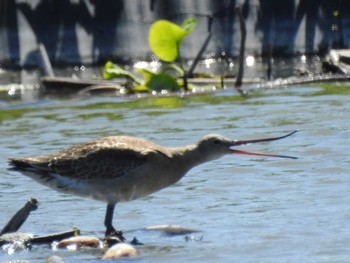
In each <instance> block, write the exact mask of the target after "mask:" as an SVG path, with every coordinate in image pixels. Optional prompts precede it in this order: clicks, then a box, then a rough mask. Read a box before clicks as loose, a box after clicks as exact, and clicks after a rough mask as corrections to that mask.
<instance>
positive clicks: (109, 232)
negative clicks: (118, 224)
mask: <svg viewBox="0 0 350 263" xmlns="http://www.w3.org/2000/svg"><path fill="white" fill-rule="evenodd" d="M115 205H116V204H114V203H112V204H107V210H106V216H105V222H104V224H105V227H106V233H105V236H106V237H107V236H116V237H118V238H119V239H120V240H121V241H125V238H124V237H123V232H122V231H116V230H115V229H114V227H113V224H112V221H113V212H114V207H115Z"/></svg>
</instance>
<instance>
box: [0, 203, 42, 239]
mask: <svg viewBox="0 0 350 263" xmlns="http://www.w3.org/2000/svg"><path fill="white" fill-rule="evenodd" d="M37 208H38V201H37V200H36V199H34V198H31V199H30V200H29V201H28V202H27V203H26V204H25V205H24V207H22V208H21V209H20V210H18V212H17V213H16V214H15V215H14V216H13V217H12V218H11V219H10V221H9V222H8V223H7V224H6V226H5V227H4V228H3V229H2V230H1V232H0V236H1V235H3V234H6V233H12V232H16V231H17V230H18V229H19V228H20V227H21V226H22V225H23V223H24V222H25V221H26V219H27V218H28V216H29V214H30V212H31V211H34V210H36V209H37Z"/></svg>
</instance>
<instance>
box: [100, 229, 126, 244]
mask: <svg viewBox="0 0 350 263" xmlns="http://www.w3.org/2000/svg"><path fill="white" fill-rule="evenodd" d="M105 239H106V240H111V241H112V240H113V241H112V242H114V243H122V242H125V241H126V239H125V237H124V236H123V232H122V231H117V230H115V229H114V228H109V229H108V228H107V230H106V233H105Z"/></svg>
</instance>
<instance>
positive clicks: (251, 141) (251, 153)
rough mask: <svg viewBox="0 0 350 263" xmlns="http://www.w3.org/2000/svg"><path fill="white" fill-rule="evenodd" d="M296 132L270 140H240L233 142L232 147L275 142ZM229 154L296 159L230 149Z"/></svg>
mask: <svg viewBox="0 0 350 263" xmlns="http://www.w3.org/2000/svg"><path fill="white" fill-rule="evenodd" d="M297 131H298V130H295V131H293V132H291V133H288V134H286V135H283V136H279V137H270V138H263V139H255V140H242V141H238V140H237V141H234V142H233V143H232V146H239V145H244V144H250V143H258V142H269V141H276V140H280V139H283V138H286V137H289V136H291V135H292V134H294V133H296V132H297ZM231 153H235V154H248V155H258V156H267V157H279V158H289V159H297V157H293V156H287V155H280V154H270V153H261V152H250V151H242V150H236V149H231Z"/></svg>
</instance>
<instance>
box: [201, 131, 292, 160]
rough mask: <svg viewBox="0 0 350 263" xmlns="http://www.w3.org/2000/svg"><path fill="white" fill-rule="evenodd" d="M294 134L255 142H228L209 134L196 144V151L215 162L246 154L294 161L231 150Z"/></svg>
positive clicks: (281, 156) (276, 155)
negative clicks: (234, 155)
mask: <svg viewBox="0 0 350 263" xmlns="http://www.w3.org/2000/svg"><path fill="white" fill-rule="evenodd" d="M296 132H297V130H296V131H293V132H291V133H288V134H287V135H284V136H280V137H271V138H263V139H255V140H230V139H228V138H226V137H224V136H222V135H218V134H209V135H206V136H204V137H203V138H202V139H201V140H200V141H199V142H198V149H199V151H200V152H201V153H203V154H204V155H206V156H207V158H208V160H215V159H218V158H220V157H222V156H224V155H226V154H248V155H258V156H266V157H279V158H290V159H296V157H293V156H287V155H279V154H270V153H261V152H251V151H243V150H237V149H234V148H233V147H236V146H240V145H244V144H251V143H258V142H268V141H275V140H279V139H283V138H286V137H288V136H290V135H292V134H294V133H296Z"/></svg>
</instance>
